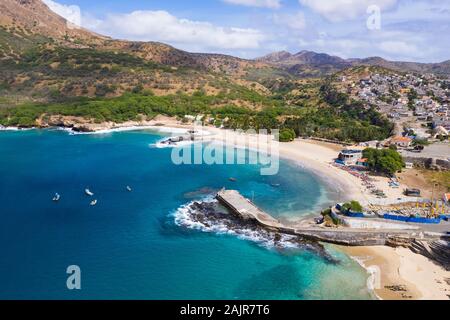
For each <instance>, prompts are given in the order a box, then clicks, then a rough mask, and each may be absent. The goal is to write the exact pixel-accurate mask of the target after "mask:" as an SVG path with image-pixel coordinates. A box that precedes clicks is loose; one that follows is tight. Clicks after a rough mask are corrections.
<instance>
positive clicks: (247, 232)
mask: <svg viewBox="0 0 450 320" xmlns="http://www.w3.org/2000/svg"><path fill="white" fill-rule="evenodd" d="M174 217H175V223H176V224H177V225H179V226H182V227H185V228H189V229H195V230H200V231H203V232H211V233H216V234H224V235H225V234H226V235H232V236H237V237H238V238H241V239H243V240H248V241H253V242H255V243H257V244H259V245H261V246H264V247H266V248H274V249H276V250H281V251H284V250H298V249H300V250H307V251H310V252H312V253H314V254H317V255H319V256H320V257H322V258H324V259H325V260H326V261H328V262H329V263H337V262H338V261H337V260H336V259H335V258H334V257H333V256H331V255H330V254H329V253H328V252H327V251H326V249H325V248H324V246H323V245H322V244H320V243H319V242H317V241H315V240H312V239H309V238H306V237H301V236H298V235H290V234H285V233H281V232H277V231H274V230H270V229H267V228H264V227H263V226H261V225H260V224H258V223H257V222H255V221H252V220H247V221H244V220H242V219H239V218H238V217H236V216H235V215H233V214H230V212H228V210H226V209H225V208H224V207H222V206H221V205H220V204H219V202H218V201H217V200H215V199H213V198H210V199H206V200H203V201H192V202H190V203H188V204H186V205H184V206H182V207H180V208H179V209H178V210H177V211H176V212H175V213H174Z"/></svg>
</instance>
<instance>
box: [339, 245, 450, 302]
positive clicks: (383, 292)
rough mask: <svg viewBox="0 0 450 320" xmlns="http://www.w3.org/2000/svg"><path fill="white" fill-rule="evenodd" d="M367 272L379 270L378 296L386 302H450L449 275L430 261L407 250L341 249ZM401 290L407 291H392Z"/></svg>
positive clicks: (379, 247) (379, 248) (381, 248)
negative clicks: (374, 268) (396, 288)
mask: <svg viewBox="0 0 450 320" xmlns="http://www.w3.org/2000/svg"><path fill="white" fill-rule="evenodd" d="M342 250H343V251H344V252H346V253H347V254H349V255H350V256H352V257H354V258H355V259H356V260H357V261H358V262H360V263H361V265H362V266H364V267H365V268H371V269H372V268H373V267H376V268H379V270H380V276H381V277H380V279H379V280H380V281H379V287H378V288H375V293H376V295H377V296H378V297H379V298H380V299H386V300H418V299H423V300H448V299H449V296H448V295H450V285H449V284H448V283H447V281H449V280H450V272H448V271H446V270H445V269H444V268H442V267H440V266H438V265H437V264H435V263H434V262H433V261H431V260H430V259H428V258H426V257H424V256H422V255H418V254H415V253H413V252H412V251H411V250H409V249H406V248H391V247H382V246H377V247H342ZM391 286H402V287H403V288H404V289H406V291H393V290H391V289H389V287H391Z"/></svg>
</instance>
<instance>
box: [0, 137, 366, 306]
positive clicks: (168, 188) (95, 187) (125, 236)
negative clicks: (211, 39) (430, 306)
mask: <svg viewBox="0 0 450 320" xmlns="http://www.w3.org/2000/svg"><path fill="white" fill-rule="evenodd" d="M161 138H162V133H158V132H156V131H135V132H117V133H110V134H104V135H69V134H68V133H67V132H64V131H59V130H43V131H42V130H41V131H40V130H30V131H20V132H13V131H4V132H0V298H1V299H368V298H370V295H369V293H368V291H367V289H366V278H367V275H366V273H365V271H364V270H362V269H361V268H360V267H359V265H358V264H357V263H356V262H354V261H352V260H351V259H350V258H348V257H347V256H345V255H343V254H342V253H340V252H338V251H337V250H335V249H334V248H333V247H332V246H329V247H328V250H329V252H330V253H331V254H332V255H333V256H335V257H337V258H339V260H340V263H339V264H332V263H329V262H327V261H326V260H324V259H323V258H321V257H320V256H318V255H317V254H315V253H312V252H309V251H304V250H295V249H286V250H280V249H275V248H270V247H269V248H268V247H266V246H262V245H261V244H259V243H257V242H254V241H250V240H244V239H240V238H239V237H236V236H233V235H227V234H217V233H214V232H211V233H207V232H202V231H200V230H192V229H189V228H186V227H183V226H179V225H177V224H176V223H175V218H174V215H175V214H176V212H177V210H178V209H179V208H180V207H182V206H183V205H185V204H187V203H189V202H190V201H192V200H201V199H202V198H204V197H205V196H208V194H212V193H213V192H214V191H217V190H218V189H220V188H222V187H227V188H233V189H237V190H239V191H241V192H242V193H243V194H244V195H246V196H247V197H249V198H253V199H254V201H255V203H256V204H258V205H259V206H260V207H262V208H263V209H265V210H267V211H268V212H270V213H272V214H273V215H275V216H278V217H280V218H282V219H292V218H295V217H299V216H301V215H305V214H310V213H312V212H316V213H317V212H318V208H319V207H320V206H321V205H322V206H323V205H325V204H326V203H327V201H330V197H331V196H332V195H330V194H329V193H328V192H327V189H326V187H325V186H324V184H323V183H322V182H321V181H320V180H319V179H318V178H317V177H315V176H313V175H312V174H310V173H308V172H306V171H305V170H303V169H302V168H301V167H300V166H298V165H296V164H293V163H289V162H286V161H282V163H281V168H280V172H279V174H278V175H276V176H261V175H260V171H259V169H260V168H259V167H258V166H255V165H221V166H207V165H181V166H176V165H174V164H172V162H171V157H170V155H171V152H172V151H171V149H158V148H155V147H152V145H153V144H154V143H155V142H157V141H158V140H160V139H161ZM230 177H234V178H236V179H237V181H236V182H232V181H230V180H229V178H230ZM126 186H131V187H132V189H133V191H132V192H128V191H127V190H126ZM85 188H90V190H91V191H92V192H94V193H95V196H94V198H95V199H97V200H98V204H97V205H96V206H94V207H91V206H90V201H91V200H92V198H89V197H88V196H87V195H85V193H84V189H85ZM56 192H58V193H59V194H61V200H60V201H59V202H58V203H54V202H53V201H52V197H53V196H54V194H55V193H56ZM69 265H78V266H79V267H80V268H81V286H82V287H81V290H72V291H71V290H68V289H67V287H66V279H67V277H68V274H66V268H67V267H68V266H69Z"/></svg>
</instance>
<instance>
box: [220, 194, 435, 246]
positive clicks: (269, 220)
mask: <svg viewBox="0 0 450 320" xmlns="http://www.w3.org/2000/svg"><path fill="white" fill-rule="evenodd" d="M216 198H217V199H218V201H219V202H220V203H221V204H222V205H223V206H225V207H226V208H228V209H229V210H230V212H231V213H232V214H233V215H234V216H235V217H236V218H237V219H239V220H242V221H244V222H252V223H254V224H256V225H258V226H260V227H261V228H263V229H266V230H270V231H271V232H276V233H280V234H286V235H292V236H298V237H301V238H303V239H310V240H313V241H322V242H328V243H333V244H339V245H345V246H379V245H388V244H389V242H390V243H392V242H395V241H393V239H394V240H395V239H396V238H401V239H405V238H406V239H411V240H413V239H416V238H420V239H422V240H424V241H432V240H436V239H439V238H440V237H441V235H428V234H424V233H423V232H420V230H404V229H402V230H395V229H389V230H387V229H352V228H348V227H347V228H336V229H332V228H327V227H321V226H309V227H302V228H299V227H291V226H286V225H283V224H282V223H280V221H278V220H276V219H275V218H273V217H272V216H270V215H269V214H268V213H266V212H264V211H262V210H260V209H259V208H258V207H257V206H256V205H254V204H253V203H252V202H251V201H250V200H248V199H246V198H245V197H243V196H242V195H241V194H240V193H239V192H238V191H236V190H225V189H224V190H221V191H219V192H218V193H217V195H216Z"/></svg>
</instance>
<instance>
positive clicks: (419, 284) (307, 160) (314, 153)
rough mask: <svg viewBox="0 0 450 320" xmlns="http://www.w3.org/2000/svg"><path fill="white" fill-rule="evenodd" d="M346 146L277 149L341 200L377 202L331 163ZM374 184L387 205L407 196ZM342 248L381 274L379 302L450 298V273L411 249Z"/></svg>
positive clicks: (304, 143) (246, 141)
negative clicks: (330, 186)
mask: <svg viewBox="0 0 450 320" xmlns="http://www.w3.org/2000/svg"><path fill="white" fill-rule="evenodd" d="M161 120H163V119H160V121H161ZM163 123H164V125H167V126H170V127H184V128H190V127H189V126H186V125H181V124H180V123H178V122H176V121H175V122H174V121H173V119H164V121H163ZM205 130H207V131H209V132H210V133H211V135H210V136H208V137H207V139H210V140H216V141H217V140H221V141H224V135H223V131H224V130H223V129H218V128H213V127H207V128H206V129H205ZM227 134H228V135H231V136H232V137H233V140H234V145H235V146H236V147H247V148H256V147H257V144H258V137H257V136H256V135H250V136H249V135H244V134H239V133H236V132H232V131H228V132H227ZM228 138H229V136H228ZM228 142H229V140H228ZM342 148H343V147H342V146H340V145H337V144H330V143H325V142H317V141H310V140H301V139H297V140H295V141H293V142H290V143H280V145H279V151H280V157H281V158H285V159H289V160H291V161H295V162H297V163H299V164H300V165H302V166H303V167H305V168H307V169H308V170H311V171H313V172H314V173H316V174H317V175H318V176H319V177H321V178H322V179H325V180H326V182H327V183H328V184H331V185H333V187H334V188H336V189H337V191H338V192H339V194H340V195H342V201H343V200H358V201H360V202H361V203H362V204H364V205H369V204H379V203H380V202H379V199H377V198H376V197H375V196H373V195H372V194H370V192H368V190H367V189H366V188H365V186H364V185H363V184H362V181H361V180H360V179H358V178H357V177H354V176H352V175H351V174H349V173H348V172H346V171H343V170H341V169H339V168H337V167H335V166H332V165H331V164H332V163H333V161H334V159H335V158H336V156H337V154H338V152H339V151H340V150H341V149H342ZM374 184H375V185H376V186H377V188H379V189H381V190H383V191H384V192H385V193H386V195H387V197H388V198H387V199H383V202H384V203H385V204H387V203H396V202H398V201H399V198H404V196H403V195H402V191H403V189H404V188H406V186H405V185H402V186H401V187H400V188H399V189H392V188H390V187H389V185H388V179H387V178H384V177H376V182H375V183H374ZM342 250H343V251H344V252H345V253H347V254H348V255H350V256H351V257H352V258H354V259H355V260H357V261H358V262H359V263H360V264H361V266H362V267H364V268H365V269H366V270H378V269H379V270H380V276H379V285H378V288H374V293H375V295H376V296H377V297H378V298H379V299H383V300H416V299H426V300H447V299H449V297H450V272H448V271H446V270H445V269H444V268H442V267H441V266H438V265H436V264H435V263H434V262H433V261H431V260H430V259H428V258H426V257H424V256H421V255H418V254H415V253H413V252H412V251H411V250H409V249H406V248H391V247H380V246H376V247H342ZM374 267H375V269H374ZM373 277H374V280H375V281H374V284H377V281H376V277H377V275H376V274H375V275H373Z"/></svg>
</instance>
